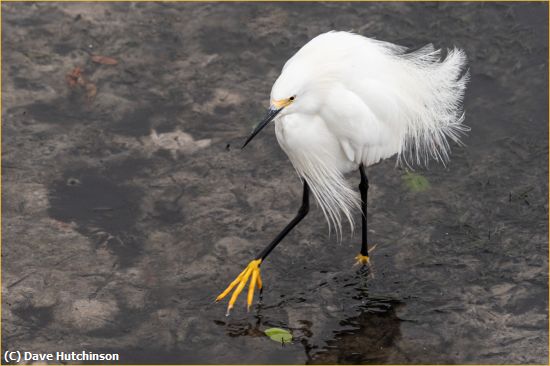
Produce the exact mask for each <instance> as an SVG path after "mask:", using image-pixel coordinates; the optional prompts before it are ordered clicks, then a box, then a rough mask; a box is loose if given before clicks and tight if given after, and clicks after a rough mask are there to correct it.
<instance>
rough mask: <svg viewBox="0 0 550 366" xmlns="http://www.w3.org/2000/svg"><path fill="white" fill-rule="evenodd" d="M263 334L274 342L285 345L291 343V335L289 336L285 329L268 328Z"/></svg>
mask: <svg viewBox="0 0 550 366" xmlns="http://www.w3.org/2000/svg"><path fill="white" fill-rule="evenodd" d="M264 333H265V334H266V335H267V336H268V337H269V338H271V339H272V340H274V341H275V342H279V343H282V344H285V343H290V342H291V341H292V334H290V332H289V331H288V330H285V329H281V328H269V329H266V330H265V331H264Z"/></svg>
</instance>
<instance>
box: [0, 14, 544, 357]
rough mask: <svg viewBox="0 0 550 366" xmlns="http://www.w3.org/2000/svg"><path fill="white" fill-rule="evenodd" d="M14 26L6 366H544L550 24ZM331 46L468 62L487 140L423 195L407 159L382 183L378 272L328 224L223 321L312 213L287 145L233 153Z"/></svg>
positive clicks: (297, 238) (299, 238)
mask: <svg viewBox="0 0 550 366" xmlns="http://www.w3.org/2000/svg"><path fill="white" fill-rule="evenodd" d="M2 7H3V8H2V10H3V11H2V13H3V24H2V26H3V35H4V36H3V37H4V38H3V48H4V53H3V56H4V60H3V61H4V62H3V65H2V68H3V69H2V71H3V85H2V88H3V92H4V93H3V98H4V99H3V126H2V127H3V141H2V148H3V157H2V158H3V161H2V164H3V186H2V187H3V198H4V202H3V207H4V211H3V227H2V229H3V243H2V244H3V252H2V253H3V262H2V265H3V272H2V278H3V307H2V311H3V314H2V317H3V323H2V342H3V349H5V350H7V349H9V350H28V351H33V352H47V351H49V352H55V351H81V350H83V349H85V350H90V351H92V350H95V351H112V352H117V353H120V355H121V361H122V362H123V363H230V364H231V363H292V364H302V363H393V364H396V363H425V364H426V363H493V364H498V363H516V364H517V363H547V362H548V359H547V355H548V352H547V345H548V342H547V339H548V338H547V337H548V332H547V330H548V312H547V309H548V302H547V299H548V282H547V281H548V265H547V263H548V241H547V240H548V229H547V221H548V195H547V192H548V160H547V159H548V138H547V136H548V123H547V122H548V120H547V118H548V85H547V80H548V75H547V70H548V63H547V55H548V49H547V44H548V39H547V35H548V26H547V24H548V19H547V14H548V11H547V4H544V3H523V4H518V3H485V4H483V3H468V4H460V3H406V4H403V3H318V4H311V3H293V4H280V3H279V4H271V3H262V4H255V3H250V4H218V3H210V4H195V3H133V4H132V3H118V4H117V3H98V4H85V3H71V4H57V3H35V4H31V3H27V4H19V3H9V4H2ZM331 29H341V30H355V31H357V32H359V33H361V34H364V35H368V36H371V37H375V38H378V39H383V40H388V41H392V42H395V43H399V44H403V45H407V46H410V47H412V48H415V47H420V46H422V45H424V44H425V43H428V42H433V43H434V44H435V45H436V47H443V48H446V47H450V46H452V45H456V46H458V47H461V48H463V49H464V50H465V51H466V53H467V55H468V57H469V60H470V72H471V82H470V84H469V87H468V90H467V93H466V100H465V107H466V124H467V125H469V126H470V127H471V128H472V131H471V132H470V134H469V136H468V137H466V138H465V139H464V142H465V143H466V146H465V147H459V146H454V147H453V156H452V162H451V163H450V164H449V165H448V166H447V167H442V166H438V165H436V164H433V165H432V166H430V168H429V169H427V170H424V169H421V170H417V171H416V172H417V173H420V174H422V175H423V176H424V177H426V178H427V179H428V181H429V182H430V188H429V190H427V191H425V192H411V191H409V190H408V189H407V187H406V185H405V184H404V183H403V175H404V173H405V172H404V171H403V170H401V169H396V168H395V161H394V160H393V159H392V160H389V161H385V162H383V163H381V164H379V165H376V166H374V167H371V168H369V171H368V174H369V180H370V183H371V189H370V191H369V202H368V203H369V211H368V220H369V229H370V233H369V237H370V240H371V241H372V242H373V243H376V244H377V247H376V250H375V251H374V252H373V253H372V257H373V266H372V269H371V271H370V272H369V271H366V270H365V269H359V268H357V267H353V263H354V260H353V257H354V256H355V255H356V253H357V251H358V250H359V246H360V236H359V235H355V236H354V237H352V236H351V235H350V234H349V233H348V234H345V236H344V238H343V241H342V243H340V244H338V243H336V240H335V238H334V237H331V236H329V235H328V230H327V227H326V223H325V221H324V218H323V216H322V214H321V213H320V210H319V209H318V207H317V206H316V205H315V204H314V205H313V207H312V210H311V212H310V214H309V215H308V217H307V218H306V219H305V220H304V221H303V222H302V223H301V224H300V225H299V226H298V227H297V228H296V229H295V230H294V231H293V232H292V233H291V234H289V236H288V237H287V238H286V239H285V240H284V241H283V242H282V243H281V244H280V245H279V246H278V247H277V248H276V250H275V251H274V252H273V253H272V254H271V255H270V257H269V258H268V260H267V261H266V262H265V263H264V264H263V265H262V273H263V279H264V283H265V285H266V290H265V291H264V293H263V299H262V303H261V304H257V305H256V306H255V307H254V308H253V309H252V311H251V312H250V313H247V312H246V310H245V308H244V305H243V306H241V304H243V302H244V298H245V296H241V299H239V301H238V303H237V306H236V307H235V309H234V311H233V312H232V314H231V316H230V317H226V316H225V306H226V303H225V302H224V303H222V304H214V303H213V302H212V301H213V299H214V298H215V296H216V295H217V294H218V293H219V292H220V291H221V290H223V289H224V288H225V286H226V285H227V283H228V282H229V281H231V280H232V279H233V278H234V276H236V275H237V274H238V273H239V272H240V271H241V269H242V267H243V266H244V265H246V263H248V262H249V261H250V260H251V259H252V258H253V257H254V256H255V255H256V253H257V252H258V251H260V250H261V249H262V248H263V246H265V245H266V244H267V243H268V242H269V241H270V240H271V239H272V238H273V237H274V236H275V235H276V234H277V232H278V230H280V229H281V228H282V227H283V226H284V225H285V224H286V223H287V222H288V221H289V220H290V219H291V218H292V217H293V215H294V213H295V211H296V210H297V208H298V206H299V204H300V194H301V186H300V182H299V179H298V178H297V177H296V175H295V173H294V171H293V169H292V167H291V165H290V163H289V161H288V160H287V158H286V156H285V155H284V153H283V152H282V151H281V150H280V148H279V147H278V145H277V142H276V140H275V137H274V133H273V129H266V130H267V131H265V132H262V134H261V135H260V136H258V137H257V138H256V139H255V140H254V142H253V143H252V144H251V145H250V147H249V148H247V150H245V151H240V149H239V148H238V147H239V146H240V144H241V143H242V141H243V138H244V137H245V136H246V135H247V133H248V132H249V131H250V128H251V126H252V125H253V124H254V123H256V122H257V120H258V118H260V117H261V115H262V113H263V108H264V107H265V104H266V102H267V98H268V94H269V90H270V87H271V84H272V83H273V81H274V80H275V78H276V77H277V75H278V73H279V71H280V68H281V67H282V64H283V63H284V61H285V60H286V59H287V58H288V57H289V56H290V55H292V53H293V52H295V51H296V50H297V49H298V48H299V47H300V46H301V45H302V44H304V43H305V42H306V41H307V40H308V39H310V38H311V37H313V36H315V35H317V34H319V33H321V32H323V31H327V30H331ZM93 54H99V55H104V56H110V57H113V58H115V59H117V60H118V64H117V65H116V66H112V65H103V64H97V63H94V62H92V61H91V55H93ZM77 66H78V67H80V68H81V69H82V70H83V71H82V75H83V79H82V80H81V84H82V85H80V86H79V85H76V86H74V87H72V88H71V87H69V86H68V81H67V77H66V75H67V74H68V73H70V72H71V70H73V69H74V68H75V67H77ZM91 84H93V85H94V86H95V88H96V93H95V94H94V93H93V92H90V87H89V85H91ZM87 88H88V89H87ZM152 129H154V130H155V131H156V135H154V134H152V133H151V130H152ZM155 136H156V137H155ZM201 140H202V142H201ZM208 140H210V141H208ZM350 180H352V181H353V182H356V183H354V184H358V183H359V176H358V175H357V176H356V177H355V176H350ZM269 327H281V328H285V329H289V330H291V331H292V333H293V336H294V340H293V342H292V343H291V344H287V345H285V346H284V347H282V346H281V345H279V344H277V343H275V342H273V341H271V340H270V339H269V338H267V337H266V336H265V335H264V333H263V331H264V330H265V329H267V328H269Z"/></svg>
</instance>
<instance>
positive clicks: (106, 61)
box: [92, 55, 118, 65]
mask: <svg viewBox="0 0 550 366" xmlns="http://www.w3.org/2000/svg"><path fill="white" fill-rule="evenodd" d="M92 61H93V62H97V63H98V64H102V65H116V64H118V61H117V60H115V59H114V58H112V57H108V56H100V55H93V56H92Z"/></svg>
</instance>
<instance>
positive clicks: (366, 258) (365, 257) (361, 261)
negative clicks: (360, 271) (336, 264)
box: [355, 245, 376, 266]
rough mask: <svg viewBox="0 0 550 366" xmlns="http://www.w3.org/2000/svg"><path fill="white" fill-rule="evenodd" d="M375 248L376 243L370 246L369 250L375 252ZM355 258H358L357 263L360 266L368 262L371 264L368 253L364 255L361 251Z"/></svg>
mask: <svg viewBox="0 0 550 366" xmlns="http://www.w3.org/2000/svg"><path fill="white" fill-rule="evenodd" d="M374 249H376V245H373V246H372V248H370V250H369V252H371V253H372V252H374ZM355 259H356V260H357V262H355V265H356V266H358V265H362V266H364V265H366V264H370V260H369V256H368V255H362V254H361V253H359V254H357V256H355Z"/></svg>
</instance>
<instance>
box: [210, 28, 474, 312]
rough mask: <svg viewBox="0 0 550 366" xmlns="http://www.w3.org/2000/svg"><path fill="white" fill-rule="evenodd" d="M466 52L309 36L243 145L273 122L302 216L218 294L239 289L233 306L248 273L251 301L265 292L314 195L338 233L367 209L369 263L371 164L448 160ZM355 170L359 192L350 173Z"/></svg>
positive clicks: (459, 123)
mask: <svg viewBox="0 0 550 366" xmlns="http://www.w3.org/2000/svg"><path fill="white" fill-rule="evenodd" d="M465 63H466V56H465V54H464V52H463V51H462V50H460V49H457V48H454V49H450V50H448V53H447V55H446V57H444V58H442V57H441V52H440V50H436V49H434V47H433V46H432V45H431V44H429V45H427V46H424V47H422V48H420V49H418V50H416V51H413V52H408V51H407V49H406V48H405V47H401V46H398V45H395V44H392V43H387V42H381V41H377V40H374V39H369V38H366V37H363V36H361V35H357V34H353V33H348V32H335V31H333V32H328V33H324V34H321V35H319V36H317V37H315V38H313V39H312V40H311V41H310V42H308V43H307V44H306V45H305V46H303V47H302V48H301V49H300V50H299V51H298V52H297V53H296V54H295V55H294V56H293V57H292V58H290V59H289V60H288V61H287V62H286V64H285V65H284V67H283V70H282V72H281V75H280V76H279V78H278V79H277V81H276V82H275V84H274V85H273V88H272V90H271V105H270V107H269V111H268V113H267V115H266V116H265V118H264V119H263V120H262V121H261V122H260V123H259V124H258V125H257V126H256V128H255V129H254V130H253V131H252V133H251V135H250V136H249V137H248V139H247V140H246V142H245V143H244V145H243V148H244V147H245V146H246V145H247V144H248V143H249V142H250V141H251V140H252V139H253V138H254V136H256V135H257V134H258V132H260V131H261V130H262V129H263V128H264V127H265V126H266V125H268V124H269V122H271V121H274V122H275V132H276V136H277V140H278V142H279V145H280V146H281V148H282V149H283V150H284V151H285V153H286V154H287V155H288V158H289V159H290V161H291V162H292V165H293V166H294V168H295V169H296V172H297V173H298V175H299V176H300V177H301V179H302V180H303V200H302V206H301V207H300V209H299V211H298V214H297V215H296V217H295V218H294V219H293V220H292V221H291V222H290V223H289V224H288V225H287V226H286V227H285V228H284V229H283V231H282V232H281V233H280V234H279V235H278V236H277V237H276V238H275V239H274V240H273V241H272V242H271V243H270V244H269V245H268V246H267V247H266V248H265V249H264V250H263V251H262V252H261V253H260V254H259V255H258V256H257V257H256V258H255V259H254V260H253V261H251V262H250V264H249V265H248V266H247V267H246V268H245V269H244V270H243V271H242V272H241V273H240V274H239V276H238V277H237V278H236V279H235V280H234V281H233V282H232V283H231V284H230V285H229V286H228V287H227V289H226V290H225V291H223V292H222V293H221V294H220V295H219V296H218V297H217V299H216V301H219V300H221V299H223V298H224V297H225V296H227V295H228V294H229V293H230V292H231V291H232V290H233V289H235V290H234V291H233V294H232V296H231V299H230V300H229V305H228V309H227V310H228V313H229V311H230V310H231V308H232V307H233V304H234V303H235V301H236V299H237V297H238V296H239V294H240V293H241V292H242V290H243V289H244V287H245V286H246V283H247V282H248V280H249V279H250V284H249V292H248V299H247V304H248V308H250V306H251V304H252V300H253V297H254V291H255V288H256V287H258V288H259V289H262V281H261V276H260V265H261V263H262V262H263V261H264V260H265V258H266V257H267V256H268V255H269V253H270V252H271V251H272V250H273V248H275V246H276V245H277V244H278V243H279V242H280V241H281V240H282V239H283V238H284V237H285V236H286V234H288V232H289V231H290V230H292V228H294V226H296V225H297V224H298V223H299V222H300V220H302V219H303V218H304V217H305V216H306V214H307V213H308V210H309V192H310V191H311V192H312V193H313V195H314V196H315V198H316V200H317V202H318V203H319V206H320V207H321V209H322V210H323V213H324V215H325V217H326V219H327V221H328V224H329V227H331V226H332V227H334V228H335V230H336V233H337V235H338V236H340V234H341V230H342V229H341V224H342V218H343V217H345V218H346V219H347V220H348V221H349V222H350V224H351V228H352V230H353V222H354V220H353V211H354V209H359V210H361V211H362V216H361V217H362V245H361V250H360V253H359V254H358V255H357V257H356V260H357V262H358V263H360V264H367V263H368V261H369V253H368V245H367V220H366V218H367V191H368V187H369V184H368V179H367V174H366V171H365V168H366V167H368V166H370V165H373V164H376V163H378V162H379V161H381V160H383V159H386V158H389V157H391V156H393V155H396V154H397V160H398V162H401V163H405V164H407V165H408V164H418V165H423V164H425V163H426V162H427V161H428V160H429V159H435V160H437V161H440V162H443V163H445V162H446V161H448V159H449V149H450V147H449V143H448V141H447V139H451V140H452V141H454V142H456V143H460V136H461V134H463V133H464V132H466V131H468V127H466V126H465V125H463V120H464V113H463V112H462V98H463V95H464V89H465V86H466V83H467V80H468V73H467V72H465V71H464V67H465ZM357 170H359V172H360V176H361V183H360V184H359V190H360V192H361V194H360V197H359V195H357V194H356V193H355V191H354V190H353V189H352V187H350V186H349V184H348V183H347V181H346V180H345V178H344V174H346V173H349V172H352V171H357Z"/></svg>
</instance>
